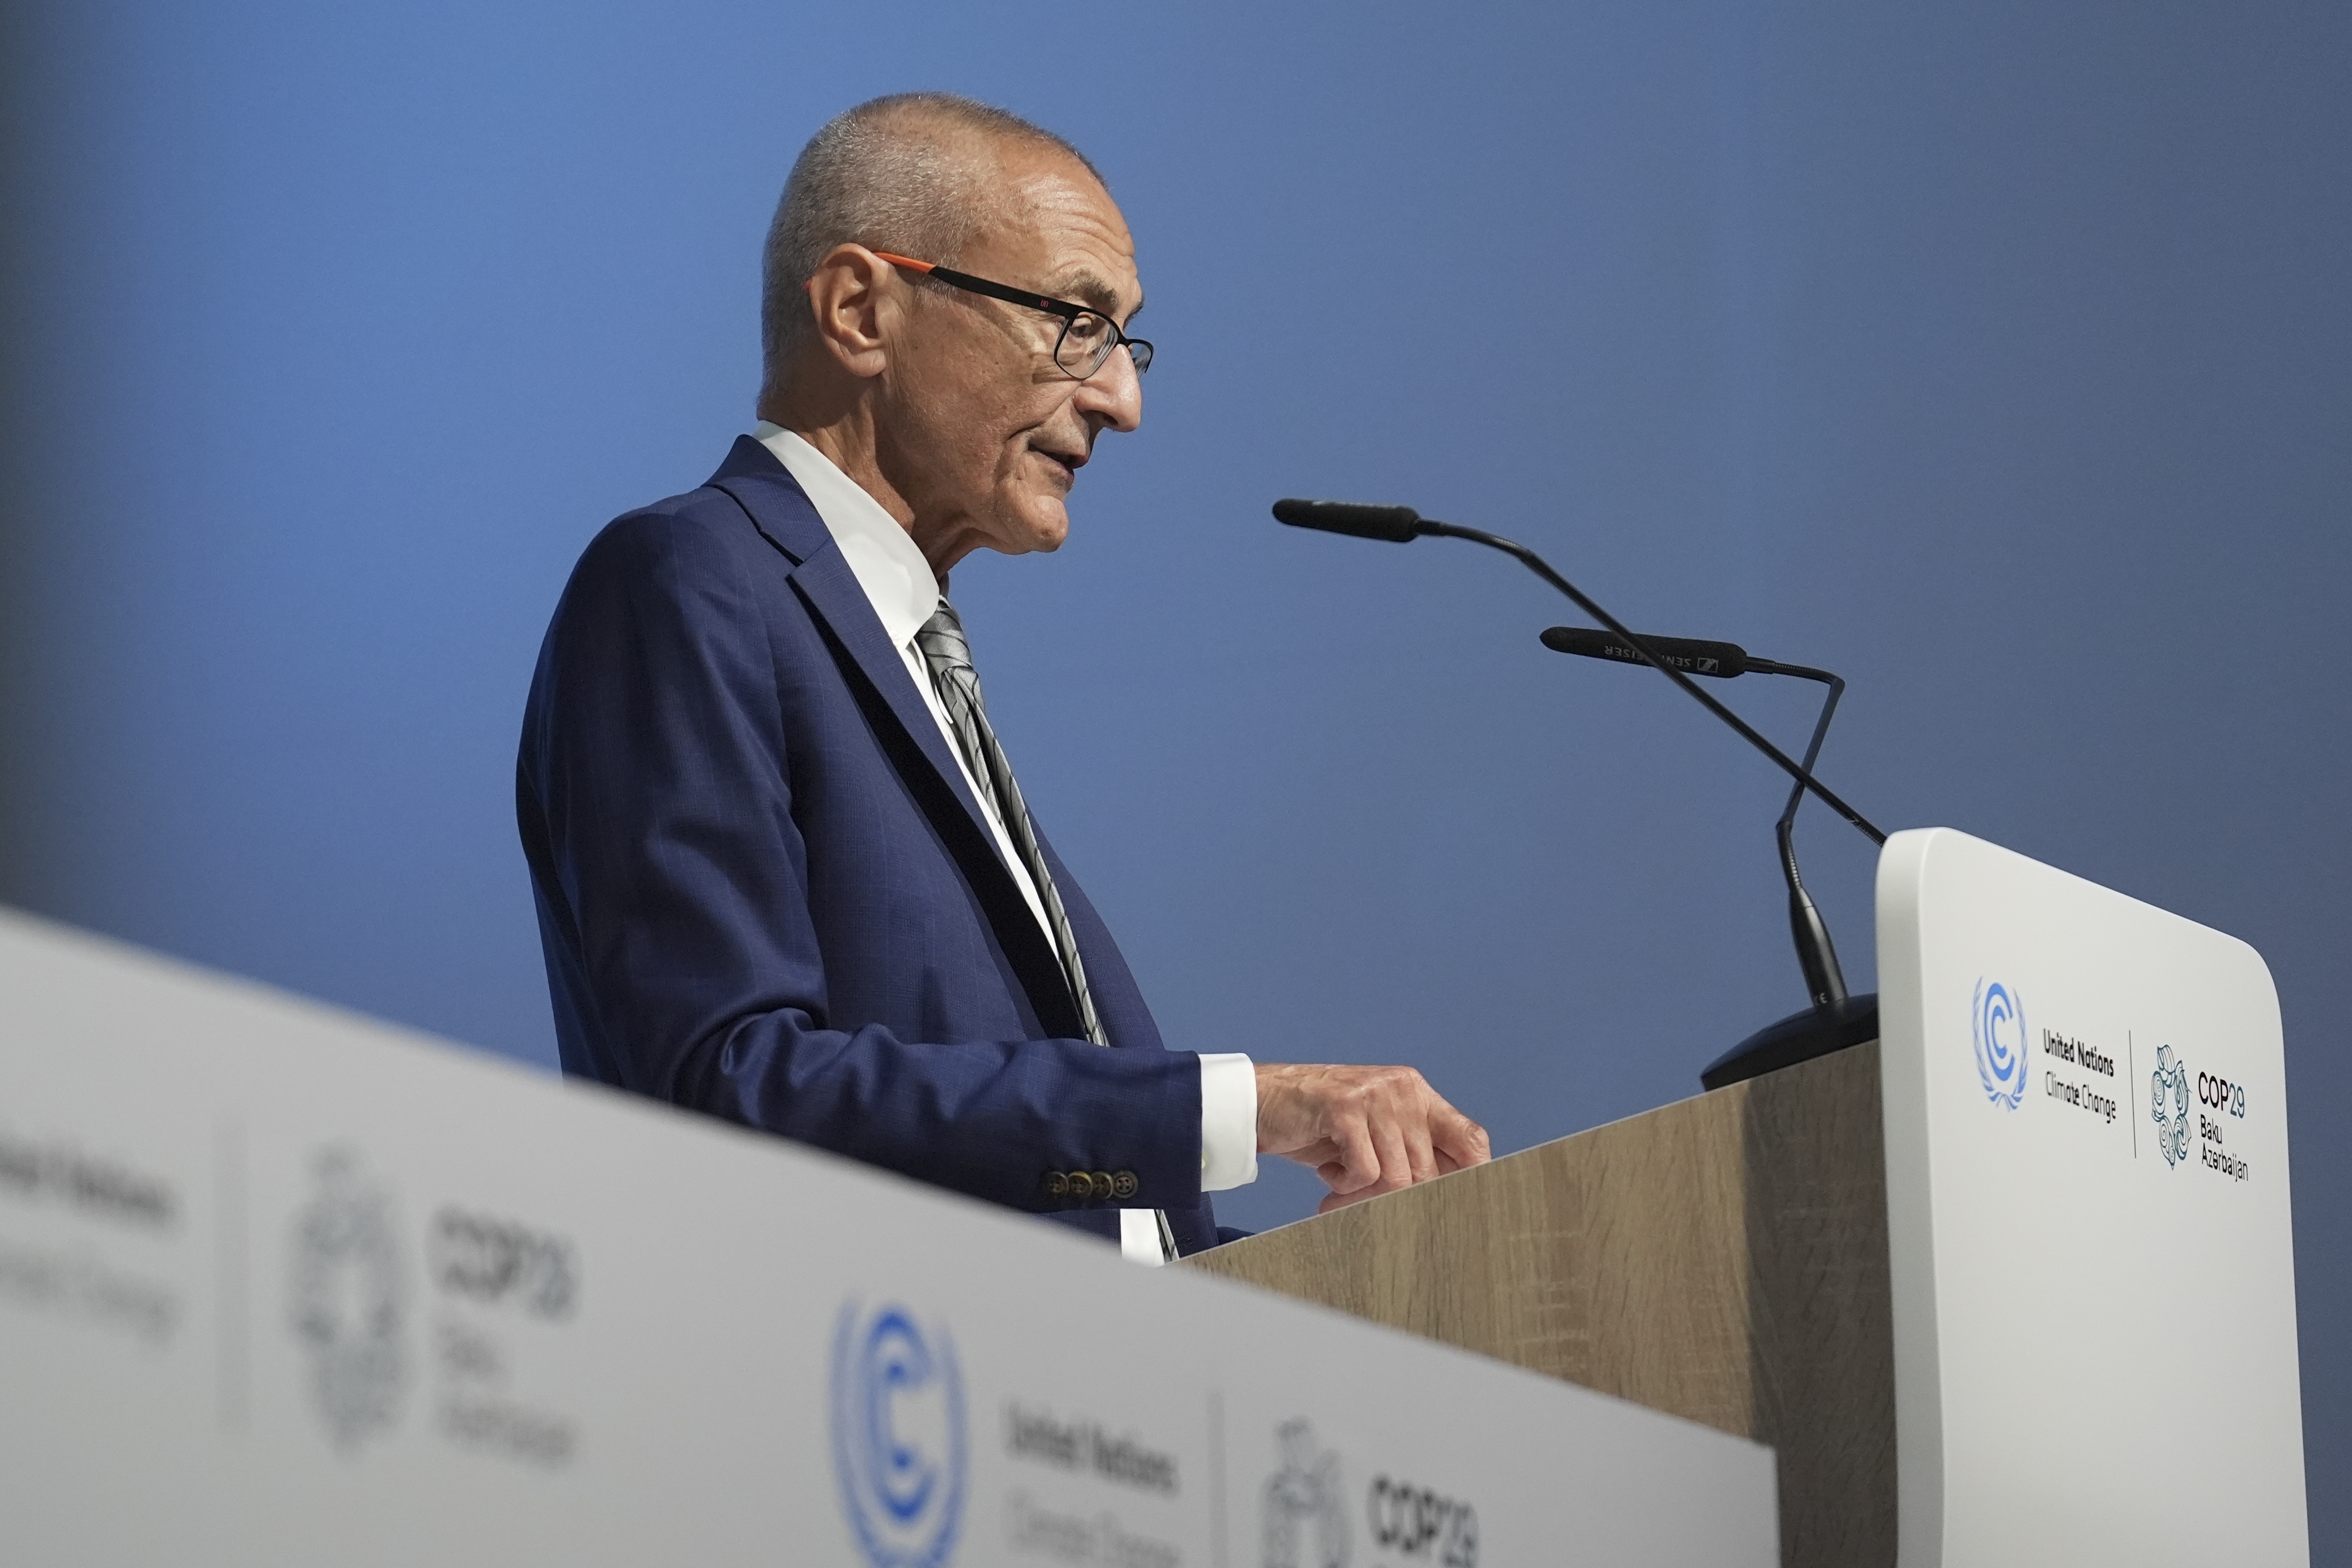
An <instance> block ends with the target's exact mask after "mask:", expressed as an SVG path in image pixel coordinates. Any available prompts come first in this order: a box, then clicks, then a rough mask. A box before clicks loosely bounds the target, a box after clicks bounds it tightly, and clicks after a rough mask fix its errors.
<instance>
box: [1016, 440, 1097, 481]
mask: <svg viewBox="0 0 2352 1568" xmlns="http://www.w3.org/2000/svg"><path fill="white" fill-rule="evenodd" d="M1030 450H1031V451H1032V452H1034V453H1035V454H1037V455H1038V456H1040V457H1043V458H1044V459H1045V460H1046V461H1047V462H1048V463H1053V464H1057V465H1060V467H1061V469H1062V472H1063V473H1065V474H1066V475H1067V476H1069V479H1070V482H1071V483H1072V484H1076V482H1077V477H1078V470H1079V469H1081V468H1083V467H1085V466H1086V465H1087V454H1085V453H1083V452H1054V451H1050V450H1048V449H1047V448H1045V447H1043V446H1033V447H1031V448H1030Z"/></svg>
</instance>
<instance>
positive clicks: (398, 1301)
mask: <svg viewBox="0 0 2352 1568" xmlns="http://www.w3.org/2000/svg"><path fill="white" fill-rule="evenodd" d="M310 1166H311V1176H312V1178H313V1183H314V1185H313V1187H312V1191H311V1195H310V1201H309V1202H308V1203H306V1204H304V1205H303V1206H302V1207H301V1209H300V1211H299V1212H298V1213H297V1214H296V1215H295V1216H294V1227H293V1233H292V1235H291V1236H289V1238H288V1247H287V1281H286V1294H287V1322H288V1326H289V1328H290V1329H291V1330H292V1331H293V1333H294V1337H295V1339H296V1341H297V1342H298V1343H300V1344H301V1345H302V1347H303V1349H304V1350H305V1351H307V1352H308V1353H309V1355H310V1402H311V1404H312V1406H314V1407H315V1408H316V1409H317V1410H318V1413H319V1418H320V1421H322V1422H324V1423H325V1424H326V1428H327V1435H328V1436H329V1437H331V1438H332V1439H333V1440H334V1444H335V1447H336V1448H341V1449H342V1450H343V1451H344V1452H346V1453H349V1452H351V1451H352V1450H353V1449H356V1448H358V1447H359V1446H360V1444H361V1443H362V1441H363V1440H364V1439H366V1438H369V1437H375V1436H377V1435H378V1434H380V1433H382V1432H383V1431H385V1430H387V1429H388V1428H389V1427H391V1426H392V1425H393V1422H394V1418H395V1417H396V1416H398V1415H399V1412H400V1396H401V1392H402V1389H403V1387H404V1385H405V1384H406V1382H407V1375H408V1366H407V1354H406V1349H407V1338H408V1336H407V1333H406V1322H407V1296H408V1281H407V1272H406V1270H404V1268H403V1267H402V1262H401V1253H400V1239H399V1236H400V1226H399V1222H398V1220H397V1218H395V1217H394V1212H393V1206H392V1194H391V1192H390V1190H389V1189H387V1188H386V1187H385V1186H383V1183H381V1182H379V1181H377V1180H376V1179H375V1178H374V1177H373V1176H370V1175H369V1174H368V1170H367V1166H366V1164H365V1163H364V1162H363V1161H362V1159H361V1157H360V1155H359V1152H358V1151H357V1150H355V1149H353V1148H351V1147H350V1146H348V1145H341V1144H338V1145H332V1146H330V1147H328V1148H324V1149H321V1150H320V1151H319V1152H318V1153H317V1154H316V1155H313V1156H312V1159H311V1162H310Z"/></svg>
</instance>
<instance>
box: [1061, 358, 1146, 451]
mask: <svg viewBox="0 0 2352 1568" xmlns="http://www.w3.org/2000/svg"><path fill="white" fill-rule="evenodd" d="M1077 404H1078V412H1079V413H1083V414H1087V415H1090V416H1092V417H1093V418H1095V419H1099V420H1100V421H1101V422H1102V423H1104V424H1106V425H1108V426H1109V427H1110V428H1111V429H1113V430H1118V431H1129V430H1133V429H1135V428H1136V427H1137V426H1138V425H1139V424H1141V423H1143V378H1142V377H1141V376H1139V375H1137V374H1136V373H1135V360H1134V358H1133V356H1131V355H1130V354H1129V352H1128V350H1127V345H1126V344H1124V343H1122V344H1120V345H1119V346H1118V348H1116V349H1113V350H1111V351H1110V358H1109V359H1108V360H1105V361H1103V362H1102V368H1101V369H1100V370H1097V371H1095V373H1094V374H1093V375H1090V376H1088V377H1087V379H1086V380H1085V381H1082V382H1079V383H1078V396H1077Z"/></svg>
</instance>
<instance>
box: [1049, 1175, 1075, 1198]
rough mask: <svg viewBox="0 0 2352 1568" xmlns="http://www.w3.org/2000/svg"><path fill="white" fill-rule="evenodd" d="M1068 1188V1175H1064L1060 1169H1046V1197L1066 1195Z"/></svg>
mask: <svg viewBox="0 0 2352 1568" xmlns="http://www.w3.org/2000/svg"><path fill="white" fill-rule="evenodd" d="M1069 1190H1070V1178H1069V1177H1068V1176H1064V1175H1063V1174H1062V1173H1061V1172H1060V1171H1047V1172H1046V1173H1045V1196H1046V1197H1064V1196H1066V1195H1067V1193H1068V1192H1069Z"/></svg>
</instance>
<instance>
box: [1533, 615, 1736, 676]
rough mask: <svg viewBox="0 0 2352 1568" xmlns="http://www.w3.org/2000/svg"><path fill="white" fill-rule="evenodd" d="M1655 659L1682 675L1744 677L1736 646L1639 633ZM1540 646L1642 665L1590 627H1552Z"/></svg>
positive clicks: (1627, 648) (1628, 649)
mask: <svg viewBox="0 0 2352 1568" xmlns="http://www.w3.org/2000/svg"><path fill="white" fill-rule="evenodd" d="M1641 635H1642V641H1643V642H1644V643H1648V644H1649V645H1650V647H1651V650H1652V651H1653V652H1654V653H1656V654H1657V655H1658V657H1659V658H1661V659H1664V661H1665V662H1666V663H1667V664H1672V665H1673V666H1674V667H1675V669H1677V670H1680V671H1682V672H1683V674H1686V675H1713V676H1715V677H1716V678H1717V679H1718V680H1726V681H1727V680H1729V679H1731V677H1732V676H1734V675H1744V674H1747V673H1748V650H1747V649H1745V648H1743V647H1741V646H1740V645H1739V644H1738V643H1709V642H1705V641H1702V640H1701V639H1698V638H1696V637H1653V636H1651V635H1650V634H1649V633H1648V632H1643V633H1642V634H1641ZM1543 645H1544V646H1545V647H1547V648H1549V649H1550V650H1551V651H1552V652H1553V653H1580V654H1582V655H1583V656H1584V657H1585V658H1588V659H1614V660H1616V661H1617V662H1618V663H1620V664H1648V663H1649V662H1650V661H1649V660H1647V659H1644V658H1643V657H1642V655H1641V653H1640V651H1639V650H1637V649H1636V648H1634V646H1633V644H1632V643H1628V642H1626V641H1625V640H1624V639H1623V638H1622V637H1620V636H1618V635H1617V634H1616V633H1614V632H1602V631H1599V630H1597V629H1595V628H1593V627H1590V626H1554V627H1552V628H1551V629H1550V630H1549V631H1547V632H1544V634H1543Z"/></svg>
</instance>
